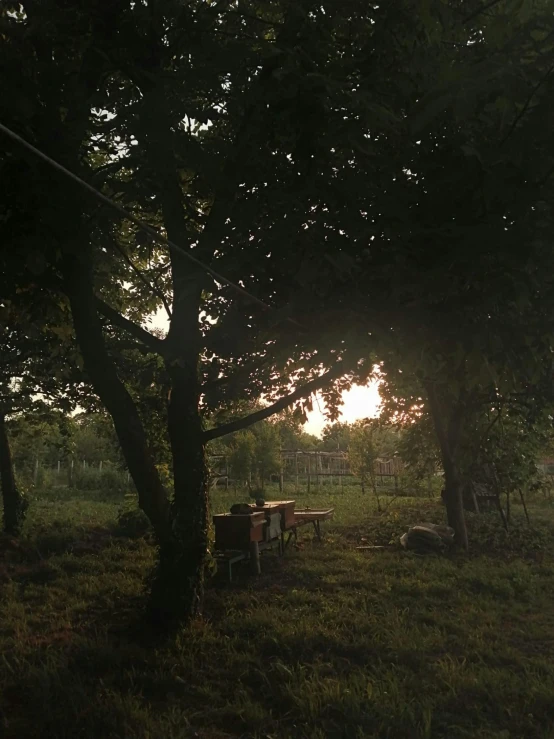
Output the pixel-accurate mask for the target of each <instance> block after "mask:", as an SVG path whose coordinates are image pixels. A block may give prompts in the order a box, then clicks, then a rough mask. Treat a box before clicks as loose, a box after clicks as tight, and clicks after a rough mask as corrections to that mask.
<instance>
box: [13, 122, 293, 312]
mask: <svg viewBox="0 0 554 739" xmlns="http://www.w3.org/2000/svg"><path fill="white" fill-rule="evenodd" d="M0 131H2V132H3V133H5V134H6V136H8V137H9V138H10V139H12V140H13V141H16V142H17V143H18V144H20V145H21V146H23V147H24V148H25V149H27V151H30V152H31V153H32V154H34V155H35V156H36V157H38V158H39V159H41V160H42V161H43V162H46V163H47V164H49V165H50V166H51V167H53V168H54V169H56V170H57V171H58V172H61V173H62V174H64V175H65V176H66V177H69V178H70V179H71V180H73V182H76V183H77V184H78V185H80V186H81V187H82V188H84V189H85V190H87V191H88V192H89V193H91V194H92V195H94V196H95V197H96V198H97V199H98V200H100V201H101V202H103V203H104V204H105V205H108V206H110V208H112V209H113V210H116V211H117V212H118V213H121V215H123V216H125V218H127V220H129V221H131V222H132V223H134V224H135V225H136V226H138V227H139V228H140V229H141V230H142V231H144V232H145V233H147V234H148V235H149V236H150V237H151V238H152V239H154V240H155V241H158V242H159V243H161V244H164V245H165V246H167V247H168V248H169V249H173V251H175V252H177V253H178V254H182V255H183V256H184V257H186V258H187V259H188V260H189V261H190V262H192V263H193V264H196V266H197V267H201V268H202V269H203V270H204V271H205V272H207V273H208V274H209V275H211V276H212V277H213V278H214V280H217V282H221V283H222V284H223V285H227V286H228V287H230V288H232V289H233V290H234V291H235V292H237V293H239V294H240V295H242V296H244V297H246V298H248V299H249V300H252V301H253V302H254V303H256V304H257V305H260V306H261V307H262V308H264V310H272V308H271V306H270V305H268V304H267V303H264V301H263V300H260V298H257V297H256V296H255V295H252V294H251V293H249V292H248V290H245V289H244V288H243V287H241V286H240V285H237V284H236V283H234V282H232V281H231V280H228V279H227V278H226V277H224V276H223V275H221V274H219V272H216V271H215V270H214V269H212V268H211V267H209V266H208V265H207V264H204V262H202V261H200V259H197V258H196V257H195V256H193V255H192V254H190V253H189V252H188V251H187V250H186V249H184V248H183V247H182V246H179V244H176V243H175V242H174V241H171V239H168V238H166V237H165V236H163V235H162V234H161V233H159V232H158V231H156V229H155V228H152V227H151V226H149V225H148V224H147V223H144V221H141V220H140V218H137V217H136V216H134V215H133V214H132V213H129V211H127V210H126V209H125V208H123V207H122V206H121V205H118V203H116V202H115V201H114V200H111V199H110V198H108V197H107V196H106V195H103V194H102V193H101V192H99V190H97V189H96V188H94V187H92V185H89V184H88V182H85V180H82V179H81V178H80V177H79V176H78V175H76V174H75V173H74V172H71V171H70V170H69V169H66V168H65V167H64V166H63V165H62V164H60V163H59V162H56V161H55V160H54V159H52V158H51V157H49V156H48V155H47V154H44V153H43V152H42V151H40V149H37V148H36V147H35V146H33V145H32V144H30V143H29V142H28V141H26V140H25V139H23V138H21V136H19V135H18V134H17V133H15V132H14V131H12V130H11V129H9V128H8V127H7V126H4V124H3V123H0ZM286 320H287V321H289V322H290V323H294V324H295V325H297V326H299V325H300V324H298V323H297V322H296V321H295V320H294V319H292V318H287V319H286Z"/></svg>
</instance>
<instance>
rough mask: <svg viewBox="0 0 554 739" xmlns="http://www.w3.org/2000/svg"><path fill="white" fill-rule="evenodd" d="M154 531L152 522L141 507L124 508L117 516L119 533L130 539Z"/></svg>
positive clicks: (138, 537)
mask: <svg viewBox="0 0 554 739" xmlns="http://www.w3.org/2000/svg"><path fill="white" fill-rule="evenodd" d="M151 532H152V524H151V523H150V521H149V520H148V517H147V515H146V513H144V511H142V510H141V509H140V508H133V509H131V510H122V511H120V512H119V515H118V517H117V533H118V534H122V535H123V536H128V537H129V538H130V539H140V538H141V537H143V536H146V535H147V534H150V533H151Z"/></svg>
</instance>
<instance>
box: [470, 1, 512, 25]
mask: <svg viewBox="0 0 554 739" xmlns="http://www.w3.org/2000/svg"><path fill="white" fill-rule="evenodd" d="M501 2H502V0H490V2H488V3H485V5H483V6H482V7H481V8H477V10H475V11H474V12H473V13H470V14H469V15H468V16H466V17H465V18H464V19H463V21H462V23H469V21H472V20H473V19H474V18H477V16H478V15H481V13H484V12H485V10H489V8H492V7H493V6H494V5H498V4H499V3H501Z"/></svg>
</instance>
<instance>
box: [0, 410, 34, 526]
mask: <svg viewBox="0 0 554 739" xmlns="http://www.w3.org/2000/svg"><path fill="white" fill-rule="evenodd" d="M0 479H1V481H2V499H3V503H4V531H5V532H6V533H7V534H11V535H12V536H17V535H18V534H19V532H20V531H21V526H22V525H23V521H24V519H25V512H26V510H27V507H28V503H27V501H26V500H25V498H24V497H23V496H22V495H21V493H20V492H19V490H18V489H17V485H16V482H15V475H14V471H13V463H12V455H11V451H10V442H9V439H8V433H7V430H6V417H5V415H4V414H3V413H1V412H0Z"/></svg>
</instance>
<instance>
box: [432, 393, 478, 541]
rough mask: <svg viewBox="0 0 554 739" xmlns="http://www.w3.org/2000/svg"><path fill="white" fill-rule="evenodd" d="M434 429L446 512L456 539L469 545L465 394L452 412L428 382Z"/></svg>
mask: <svg viewBox="0 0 554 739" xmlns="http://www.w3.org/2000/svg"><path fill="white" fill-rule="evenodd" d="M425 388H426V390H427V396H428V398H429V407H430V410H431V416H432V418H433V424H434V426H435V433H436V434H437V438H438V441H439V446H440V450H441V458H442V466H443V469H444V480H445V495H444V501H445V504H446V516H447V520H448V525H449V526H451V527H452V528H453V529H454V533H455V543H456V544H457V545H458V546H460V547H462V549H466V550H467V549H468V548H469V541H468V536H467V526H466V519H465V513H464V501H463V490H462V484H461V479H460V473H459V469H458V459H457V457H458V447H459V440H460V435H461V431H462V423H463V398H460V399H459V401H458V404H457V407H456V408H454V409H453V410H450V412H448V411H446V410H445V409H443V408H442V407H441V403H440V402H439V399H438V395H437V389H436V387H435V385H434V384H433V383H427V384H426V386H425Z"/></svg>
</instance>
